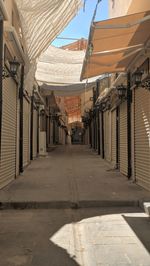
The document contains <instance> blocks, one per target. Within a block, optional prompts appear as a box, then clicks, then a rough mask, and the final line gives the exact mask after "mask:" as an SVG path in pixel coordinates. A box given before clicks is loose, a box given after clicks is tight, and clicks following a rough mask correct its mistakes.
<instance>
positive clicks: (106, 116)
mask: <svg viewBox="0 0 150 266" xmlns="http://www.w3.org/2000/svg"><path fill="white" fill-rule="evenodd" d="M110 134H111V132H110V112H109V111H106V112H104V154H105V159H106V160H107V161H110V160H111V156H110V151H111V137H110Z"/></svg>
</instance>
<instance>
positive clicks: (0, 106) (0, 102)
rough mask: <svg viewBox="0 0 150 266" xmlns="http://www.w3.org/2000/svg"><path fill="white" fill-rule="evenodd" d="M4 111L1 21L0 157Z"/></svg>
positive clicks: (0, 28)
mask: <svg viewBox="0 0 150 266" xmlns="http://www.w3.org/2000/svg"><path fill="white" fill-rule="evenodd" d="M2 111H3V20H2V19H0V157H1V141H2Z"/></svg>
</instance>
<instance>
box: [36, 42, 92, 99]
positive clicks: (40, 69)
mask: <svg viewBox="0 0 150 266" xmlns="http://www.w3.org/2000/svg"><path fill="white" fill-rule="evenodd" d="M84 56H85V52H84V51H69V50H63V49H60V48H56V47H53V46H49V48H48V49H47V50H46V51H45V52H44V53H43V54H42V55H41V56H40V58H39V61H38V64H37V71H36V80H37V82H38V84H39V85H40V86H41V87H42V90H45V93H46V94H49V92H50V91H54V92H55V95H61V96H65V95H68V96H69V95H79V94H80V93H81V92H83V91H84V90H85V89H87V88H88V87H89V86H92V85H93V84H94V81H95V80H96V78H92V79H89V81H88V84H86V82H85V81H83V82H80V74H81V69H82V65H83V59H84ZM85 87H86V88H85Z"/></svg>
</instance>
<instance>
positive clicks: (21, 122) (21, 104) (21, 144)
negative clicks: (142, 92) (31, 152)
mask: <svg viewBox="0 0 150 266" xmlns="http://www.w3.org/2000/svg"><path fill="white" fill-rule="evenodd" d="M23 87H24V66H23V65H22V66H21V80H20V88H19V98H20V138H19V139H20V141H19V171H20V173H22V172H23Z"/></svg>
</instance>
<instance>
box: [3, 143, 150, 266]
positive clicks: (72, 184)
mask: <svg viewBox="0 0 150 266" xmlns="http://www.w3.org/2000/svg"><path fill="white" fill-rule="evenodd" d="M149 198H150V195H149V192H148V191H146V190H144V189H142V188H141V187H139V186H137V185H136V184H134V183H132V182H131V181H128V180H127V178H126V177H125V176H123V175H121V174H120V173H119V172H118V171H116V170H113V169H111V167H110V165H109V164H108V163H107V162H105V161H104V160H102V159H101V158H100V156H98V155H96V154H95V153H94V152H93V151H92V150H90V149H89V148H88V147H86V146H66V147H64V146H58V147H57V148H56V150H55V151H53V152H51V153H49V155H48V156H47V157H43V158H37V159H36V160H34V161H33V162H32V164H31V165H29V167H27V168H26V170H25V171H24V173H23V174H22V175H21V176H20V177H19V178H17V179H16V180H15V181H14V182H12V183H11V184H9V185H8V186H7V187H5V188H4V189H2V190H1V191H0V209H1V210H0V266H150V218H149V217H148V216H147V214H146V213H144V212H143V210H142V209H141V208H140V207H139V206H138V205H139V203H140V202H143V201H148V199H149Z"/></svg>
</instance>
